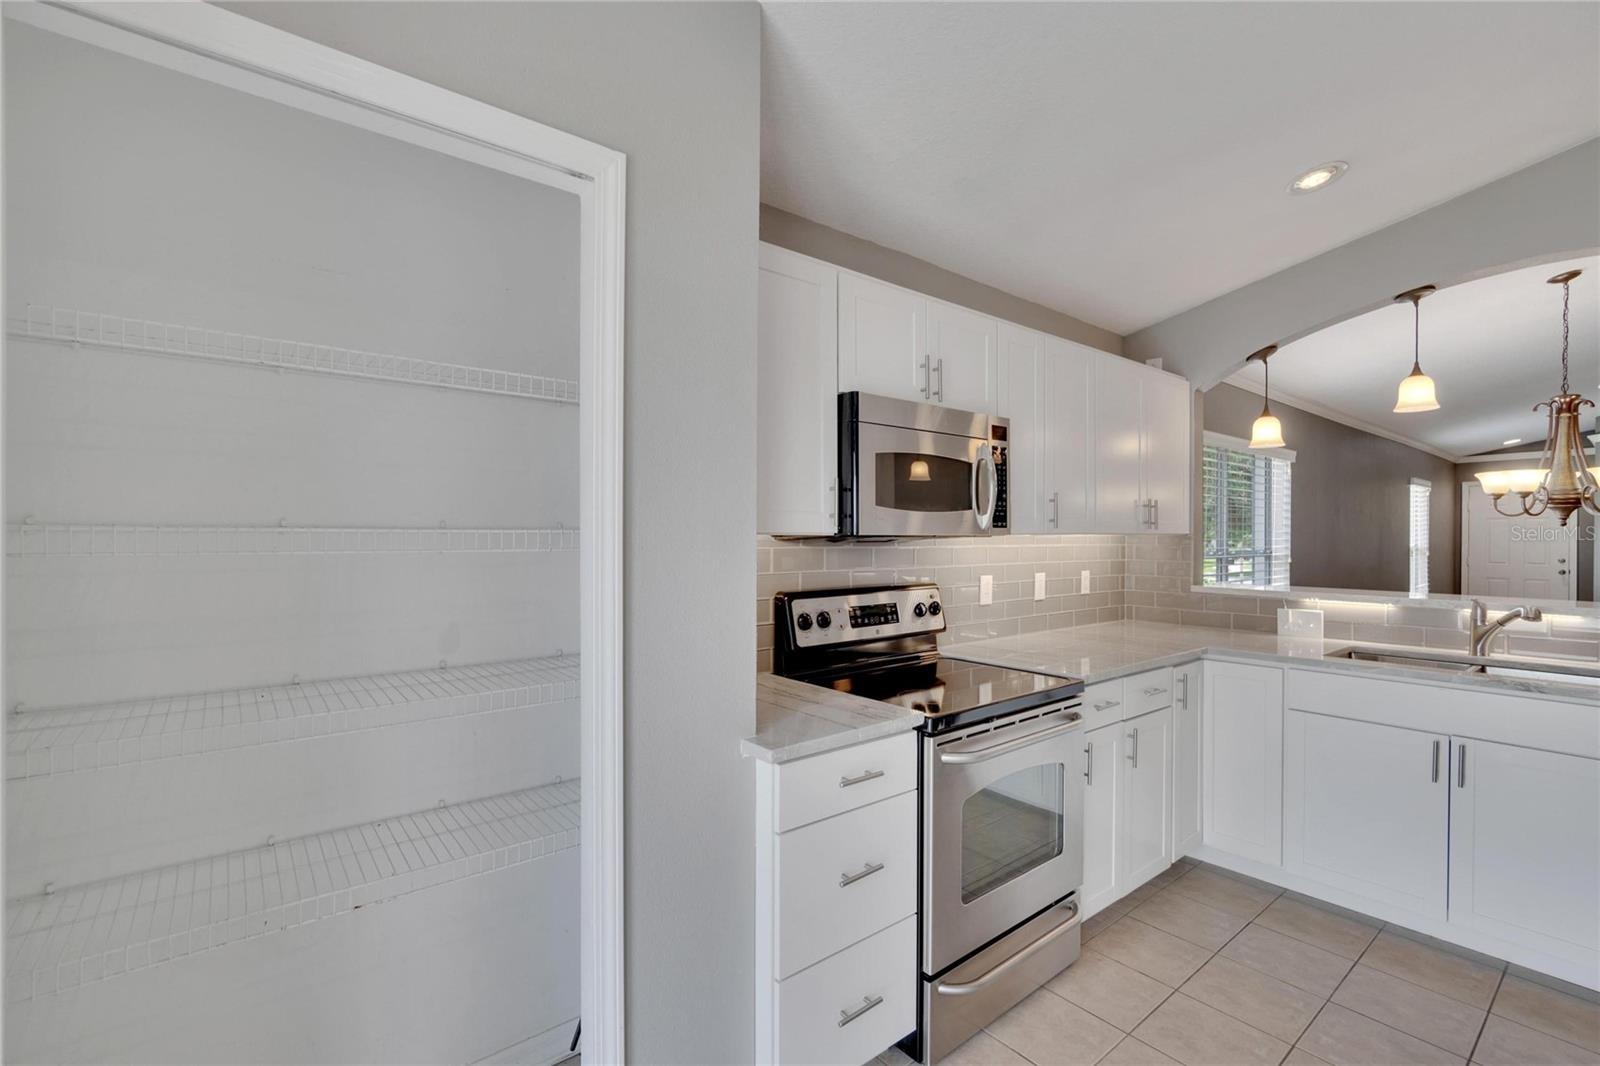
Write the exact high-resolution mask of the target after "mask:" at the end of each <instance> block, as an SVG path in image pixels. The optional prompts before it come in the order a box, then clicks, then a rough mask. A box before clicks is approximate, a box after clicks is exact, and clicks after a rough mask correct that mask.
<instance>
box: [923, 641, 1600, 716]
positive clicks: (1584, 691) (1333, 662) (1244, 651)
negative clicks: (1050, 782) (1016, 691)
mask: <svg viewBox="0 0 1600 1066" xmlns="http://www.w3.org/2000/svg"><path fill="white" fill-rule="evenodd" d="M1356 643H1358V642H1356V641H1351V640H1316V639H1307V638H1304V637H1280V636H1277V635H1275V634H1271V633H1252V632H1246V631H1241V630H1233V629H1214V628H1211V627H1208V626H1183V625H1172V624H1170V623H1166V622H1101V623H1099V624H1097V625H1088V626H1075V627H1072V628H1069V629H1047V630H1041V631H1039V632H1037V633H1024V634H1022V635H1021V636H1012V637H993V638H990V639H988V640H976V641H970V642H967V643H962V644H955V645H951V646H948V647H945V648H942V649H941V651H942V652H943V653H944V654H945V655H947V656H949V657H951V658H954V659H967V660H970V661H973V662H981V663H989V664H992V665H995V666H1010V667H1015V668H1017V669H1022V670H1037V671H1039V672H1041V673H1047V674H1064V675H1067V676H1071V677H1081V678H1083V679H1084V680H1085V681H1087V682H1089V683H1090V684H1094V683H1095V682H1097V681H1110V680H1112V679H1114V678H1118V677H1124V676H1126V675H1128V674H1134V673H1138V672H1139V671H1141V670H1153V669H1156V668H1157V667H1162V666H1175V665H1177V664H1179V663H1184V662H1191V661H1193V660H1194V659H1196V658H1199V657H1201V656H1204V657H1206V658H1212V659H1219V658H1220V659H1232V660H1237V661H1246V662H1250V661H1257V662H1268V663H1273V664H1276V665H1283V664H1285V663H1292V664H1295V665H1299V666H1307V667H1316V668H1317V669H1319V670H1336V671H1339V672H1341V673H1353V674H1366V675H1368V676H1371V675H1374V674H1379V675H1382V676H1385V677H1395V678H1408V679H1411V680H1418V681H1427V682H1429V683H1430V684H1435V685H1459V686H1461V687H1463V688H1468V689H1476V690H1477V691H1479V692H1483V691H1492V690H1495V689H1500V690H1502V691H1509V692H1514V693H1517V694H1518V695H1524V696H1536V697H1542V698H1546V699H1553V700H1561V701H1564V702H1574V701H1577V702H1586V701H1596V700H1600V688H1596V687H1595V686H1594V685H1589V684H1584V683H1582V682H1572V683H1566V682H1560V681H1546V680H1542V679H1539V678H1524V677H1508V676H1505V675H1494V676H1486V675H1483V674H1452V673H1447V672H1444V671H1440V670H1432V669H1428V668H1426V667H1407V666H1401V665H1397V664H1392V663H1374V662H1361V661H1354V660H1349V659H1342V660H1341V659H1327V658H1324V656H1325V655H1326V654H1327V653H1328V652H1332V651H1335V650H1337V649H1339V648H1347V647H1350V646H1351V645H1352V644H1356ZM1363 646H1365V647H1382V645H1367V644H1363ZM1391 650H1393V651H1394V652H1395V653H1396V654H1401V655H1403V654H1405V653H1406V652H1407V651H1412V652H1415V651H1417V650H1418V649H1416V648H1404V647H1398V646H1397V647H1393V648H1392V649H1391Z"/></svg>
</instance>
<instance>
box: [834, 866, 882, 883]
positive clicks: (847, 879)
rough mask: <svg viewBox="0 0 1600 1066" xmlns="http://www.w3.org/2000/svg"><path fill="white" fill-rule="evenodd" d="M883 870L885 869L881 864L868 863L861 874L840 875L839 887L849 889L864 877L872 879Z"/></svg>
mask: <svg viewBox="0 0 1600 1066" xmlns="http://www.w3.org/2000/svg"><path fill="white" fill-rule="evenodd" d="M882 869H883V863H881V862H869V863H867V864H866V865H865V866H863V867H862V868H861V870H860V872H859V873H853V874H840V875H839V887H840V888H845V887H847V886H849V885H853V884H855V883H856V882H857V881H859V880H861V879H862V878H863V877H871V876H872V875H873V874H875V873H877V872H879V871H880V870H882Z"/></svg>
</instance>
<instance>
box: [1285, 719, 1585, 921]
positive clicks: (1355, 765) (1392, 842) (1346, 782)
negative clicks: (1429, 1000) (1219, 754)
mask: <svg viewBox="0 0 1600 1066" xmlns="http://www.w3.org/2000/svg"><path fill="white" fill-rule="evenodd" d="M1448 743H1449V738H1448V737H1444V736H1439V735H1437V734H1434V733H1426V732H1421V731H1418V730H1415V729H1400V728H1396V727H1395V726H1388V725H1377V724H1374V723H1372V722H1356V721H1351V720H1348V719H1344V718H1333V717H1329V716H1326V715H1321V714H1307V713H1305V712H1304V711H1289V712H1287V714H1286V716H1285V730H1284V770H1283V778H1284V781H1283V795H1284V812H1283V821H1284V868H1285V869H1286V870H1288V871H1289V872H1290V873H1292V874H1298V875H1300V876H1302V877H1308V878H1311V879H1312V880H1315V881H1320V882H1322V883H1324V884H1327V885H1331V886H1333V887H1336V888H1341V889H1344V890H1346V891H1349V892H1355V893H1357V894H1359V895H1362V896H1365V897H1367V898H1369V899H1379V900H1384V901H1386V902H1388V903H1392V904H1394V905H1396V906H1400V907H1405V908H1406V909H1407V910H1410V911H1414V912H1416V913H1418V914H1425V915H1428V916H1430V917H1434V918H1443V917H1444V915H1445V891H1446V873H1447V869H1448V865H1449V856H1448V854H1447V852H1446V847H1447V844H1448V840H1449V825H1450V789H1449V782H1448V777H1449V770H1450V768H1449V765H1448V755H1447V753H1446V750H1445V746H1446V745H1447V744H1448ZM1591 795H1594V794H1593V793H1591Z"/></svg>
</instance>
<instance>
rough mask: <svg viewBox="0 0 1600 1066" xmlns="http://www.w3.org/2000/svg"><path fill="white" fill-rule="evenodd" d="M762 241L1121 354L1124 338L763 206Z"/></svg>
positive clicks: (807, 220)
mask: <svg viewBox="0 0 1600 1066" xmlns="http://www.w3.org/2000/svg"><path fill="white" fill-rule="evenodd" d="M761 239H762V240H764V241H766V242H767V243H768V244H776V245H777V246H778V247H780V248H787V249H789V250H790V251H791V252H799V253H800V254H801V255H809V256H811V257H812V258H813V259H821V260H823V261H824V262H828V263H833V264H835V265H837V266H842V267H844V268H845V269H846V270H854V271H855V272H856V273H858V274H865V275H867V276H868V277H871V278H877V279H879V280H880V281H887V282H889V283H890V284H892V285H899V286H901V287H903V288H907V289H911V290H913V291H915V292H920V293H924V294H925V295H928V296H933V297H937V298H938V299H940V300H944V301H946V302H948V303H953V304H956V305H958V306H961V307H969V308H971V309H972V310H974V311H981V312H983V313H984V314H986V315H993V316H994V317H995V318H1000V319H1004V320H1005V321H1007V322H1015V323H1016V324H1017V325H1019V326H1027V327H1028V328H1029V329H1036V330H1038V331H1039V332H1041V333H1049V334H1052V335H1054V336H1057V337H1064V338H1066V339H1067V340H1069V341H1077V342H1078V343H1079V344H1087V345H1088V346H1089V347H1091V348H1099V349H1100V350H1101V351H1103V352H1110V353H1111V354H1112V355H1121V354H1122V338H1121V337H1119V336H1118V335H1117V334H1115V333H1113V332H1111V331H1110V330H1108V329H1101V328H1100V327H1099V326H1096V325H1094V324H1093V323H1090V322H1085V321H1083V320H1082V319H1078V318H1073V317H1072V316H1071V315H1068V314H1064V313H1062V312H1060V311H1056V310H1054V309H1052V308H1049V307H1045V306H1044V305H1043V304H1036V303H1033V302H1032V301H1030V300H1024V299H1022V298H1021V297H1020V296H1013V295H1011V294H1010V293H1009V292H1005V291H1003V290H1001V289H996V288H993V287H992V286H989V285H984V284H983V283H982V282H977V281H973V280H972V279H971V278H969V277H965V276H963V275H961V274H955V273H952V272H951V271H948V270H945V269H944V268H943V267H937V266H934V265H933V264H932V263H930V262H928V261H927V260H925V259H918V258H916V257H915V256H910V255H907V254H905V253H904V252H897V251H895V250H894V249H893V248H886V247H885V246H883V245H881V244H874V243H872V242H871V241H868V240H863V239H862V238H860V237H855V236H852V235H850V234H848V233H845V232H843V231H841V230H836V229H832V228H830V227H828V226H824V225H823V224H822V223H820V222H813V221H811V220H810V219H809V218H802V217H800V216H799V215H792V214H790V213H789V212H787V211H780V210H779V209H778V208H776V207H773V206H771V205H769V204H762V205H761Z"/></svg>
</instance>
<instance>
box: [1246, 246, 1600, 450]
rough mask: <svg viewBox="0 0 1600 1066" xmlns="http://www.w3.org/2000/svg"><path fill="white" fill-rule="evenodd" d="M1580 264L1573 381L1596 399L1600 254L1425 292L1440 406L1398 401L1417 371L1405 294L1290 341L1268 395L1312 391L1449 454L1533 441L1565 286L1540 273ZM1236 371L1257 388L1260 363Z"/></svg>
mask: <svg viewBox="0 0 1600 1066" xmlns="http://www.w3.org/2000/svg"><path fill="white" fill-rule="evenodd" d="M1574 268H1578V269H1582V270H1583V272H1584V273H1583V276H1582V277H1580V278H1579V279H1578V280H1577V281H1575V282H1573V284H1572V342H1571V353H1570V358H1569V363H1570V366H1571V384H1572V388H1573V390H1574V391H1576V392H1580V393H1583V394H1584V395H1586V396H1588V397H1589V398H1590V399H1596V400H1600V259H1595V258H1593V257H1591V258H1587V259H1574V260H1568V261H1565V262H1560V263H1547V264H1543V265H1540V266H1535V267H1526V268H1523V269H1521V270H1513V271H1510V272H1508V273H1505V274H1498V275H1495V276H1494V277H1490V278H1483V279H1480V280H1478V281H1471V282H1466V283H1464V284H1461V285H1453V286H1451V287H1449V288H1446V289H1441V290H1439V291H1438V292H1436V293H1434V294H1433V295H1432V296H1429V297H1427V298H1426V299H1424V300H1423V301H1422V318H1421V323H1420V325H1421V348H1422V369H1423V370H1424V371H1425V372H1426V373H1427V374H1428V376H1429V377H1431V378H1433V380H1434V384H1435V386H1436V388H1437V390H1438V394H1439V410H1437V411H1428V412H1426V413H1423V414H1407V415H1397V414H1395V413H1394V400H1395V390H1396V388H1397V387H1398V386H1399V384H1400V379H1401V378H1403V377H1405V376H1406V375H1407V374H1409V373H1410V372H1411V352H1412V311H1411V305H1410V304H1394V305H1391V306H1389V307H1383V308H1379V309H1378V310H1376V311H1369V312H1367V313H1366V314H1364V315H1360V316H1358V317H1356V318H1352V319H1349V320H1348V321H1345V322H1340V323H1338V324H1337V325H1333V326H1329V327H1328V328H1326V329H1323V330H1319V331H1318V332H1316V333H1313V334H1311V335H1310V336H1307V337H1302V338H1301V339H1300V340H1297V341H1295V342H1294V343H1293V344H1286V345H1284V346H1283V347H1282V348H1281V349H1279V351H1278V354H1277V355H1275V356H1273V357H1272V392H1273V395H1275V396H1279V395H1281V396H1282V398H1283V399H1284V401H1285V402H1289V403H1292V402H1293V400H1294V399H1304V400H1307V401H1310V402H1309V403H1307V404H1306V405H1305V406H1307V407H1308V408H1311V409H1313V410H1314V409H1315V407H1321V408H1325V409H1327V413H1329V414H1334V415H1342V416H1344V418H1345V419H1346V420H1353V421H1355V422H1358V423H1363V424H1365V425H1367V426H1372V427H1376V428H1378V429H1382V430H1386V431H1387V432H1389V433H1391V434H1395V435H1398V436H1402V437H1406V438H1408V439H1410V440H1413V441H1418V442H1421V443H1423V444H1426V445H1428V446H1430V447H1432V448H1434V449H1436V450H1438V451H1441V452H1444V453H1446V454H1448V455H1451V456H1454V457H1460V456H1465V455H1472V454H1476V453H1479V452H1485V451H1491V450H1493V449H1497V448H1499V447H1500V446H1501V445H1502V444H1503V443H1504V442H1505V441H1507V440H1510V439H1511V438H1513V437H1520V438H1522V440H1523V441H1524V442H1526V443H1527V444H1528V446H1529V447H1533V448H1536V447H1538V446H1539V445H1540V444H1542V443H1543V442H1544V438H1545V427H1546V424H1547V417H1548V416H1547V415H1546V414H1545V413H1544V412H1539V413H1538V414H1535V413H1534V412H1533V411H1532V410H1531V408H1532V407H1533V405H1534V404H1536V403H1538V402H1540V401H1541V400H1547V399H1549V398H1550V397H1551V396H1553V395H1554V394H1555V393H1556V392H1557V390H1558V389H1559V388H1560V385H1561V289H1560V287H1559V286H1556V285H1547V284H1545V279H1547V278H1550V277H1552V276H1554V275H1556V274H1559V273H1561V272H1562V271H1564V270H1570V269H1574ZM1229 380H1230V381H1231V382H1232V383H1234V384H1237V385H1240V386H1242V387H1244V388H1248V389H1250V390H1252V391H1254V392H1260V391H1261V368H1260V367H1259V366H1257V365H1255V364H1252V365H1250V366H1249V367H1247V368H1245V369H1244V370H1241V371H1239V373H1237V374H1235V375H1234V376H1233V377H1232V378H1230V379H1229ZM1313 405H1315V407H1313ZM1586 415H1587V416H1588V417H1586V418H1585V422H1584V425H1585V427H1586V428H1592V427H1593V425H1594V420H1593V412H1592V411H1591V412H1586ZM1289 443H1290V447H1293V446H1294V442H1293V441H1291V442H1289Z"/></svg>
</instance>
